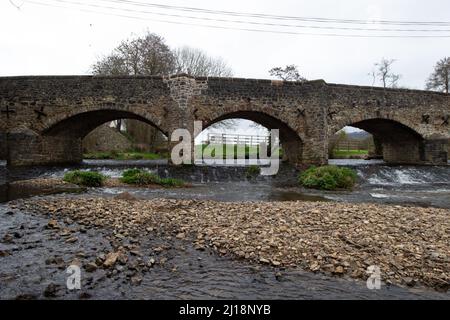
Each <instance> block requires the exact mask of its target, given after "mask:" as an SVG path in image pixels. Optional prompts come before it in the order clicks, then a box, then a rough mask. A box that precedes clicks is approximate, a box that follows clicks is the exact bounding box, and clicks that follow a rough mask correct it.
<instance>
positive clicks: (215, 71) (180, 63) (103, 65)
mask: <svg viewBox="0 0 450 320" xmlns="http://www.w3.org/2000/svg"><path fill="white" fill-rule="evenodd" d="M92 73H93V74H96V75H168V74H173V73H188V74H191V75H193V76H222V77H223V76H231V75H232V70H231V68H230V67H229V66H228V65H227V64H226V63H225V61H224V60H223V59H221V58H212V57H209V56H208V55H207V54H206V53H205V52H204V51H202V50H200V49H195V48H190V47H183V48H180V49H175V50H171V49H170V48H169V46H168V45H167V44H166V43H165V40H164V39H163V38H162V37H160V36H158V35H156V34H154V33H150V32H149V31H147V32H146V34H144V35H143V36H142V37H134V38H131V39H127V40H124V41H122V42H121V43H120V44H119V45H118V46H117V47H116V48H115V49H114V50H113V51H112V52H111V53H110V54H109V55H107V56H104V57H102V58H101V59H99V60H98V61H97V62H96V63H94V64H93V65H92ZM114 125H115V127H116V128H117V129H118V130H119V131H120V130H121V129H124V128H125V129H126V130H127V131H129V133H130V134H131V135H132V136H133V138H134V139H135V140H136V142H139V143H150V147H151V148H154V147H155V146H156V144H157V143H158V142H160V141H161V140H163V136H162V134H161V133H160V132H159V131H158V130H157V129H156V128H153V127H151V126H149V125H147V124H145V123H142V122H140V121H138V120H132V119H127V120H126V121H125V123H124V124H123V123H122V120H120V119H119V120H116V121H114ZM235 125H236V121H235V119H229V120H226V121H221V122H218V123H217V124H214V125H213V126H214V128H221V129H232V128H234V127H235Z"/></svg>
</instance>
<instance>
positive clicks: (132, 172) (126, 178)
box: [120, 169, 159, 186]
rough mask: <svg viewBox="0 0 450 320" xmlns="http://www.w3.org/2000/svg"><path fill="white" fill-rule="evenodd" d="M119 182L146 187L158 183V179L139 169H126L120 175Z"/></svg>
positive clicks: (154, 175) (152, 174)
mask: <svg viewBox="0 0 450 320" xmlns="http://www.w3.org/2000/svg"><path fill="white" fill-rule="evenodd" d="M120 181H121V182H123V183H126V184H135V185H141V186H142V185H147V184H155V183H158V182H159V177H158V176H157V175H156V174H154V173H150V172H147V171H144V170H141V169H128V170H125V171H124V172H123V174H122V178H120Z"/></svg>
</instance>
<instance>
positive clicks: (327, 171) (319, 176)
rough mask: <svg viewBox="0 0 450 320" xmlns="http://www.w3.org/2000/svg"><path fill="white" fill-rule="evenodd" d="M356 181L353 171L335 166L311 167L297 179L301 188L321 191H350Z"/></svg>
mask: <svg viewBox="0 0 450 320" xmlns="http://www.w3.org/2000/svg"><path fill="white" fill-rule="evenodd" d="M356 179H357V174H356V171H355V170H353V169H350V168H345V167H337V166H322V167H314V166H312V167H310V168H308V169H307V170H305V171H303V172H302V173H301V174H300V175H299V177H298V181H299V183H300V184H301V185H302V186H304V187H306V188H313V189H321V190H338V189H351V188H352V187H353V186H354V185H355V183H356Z"/></svg>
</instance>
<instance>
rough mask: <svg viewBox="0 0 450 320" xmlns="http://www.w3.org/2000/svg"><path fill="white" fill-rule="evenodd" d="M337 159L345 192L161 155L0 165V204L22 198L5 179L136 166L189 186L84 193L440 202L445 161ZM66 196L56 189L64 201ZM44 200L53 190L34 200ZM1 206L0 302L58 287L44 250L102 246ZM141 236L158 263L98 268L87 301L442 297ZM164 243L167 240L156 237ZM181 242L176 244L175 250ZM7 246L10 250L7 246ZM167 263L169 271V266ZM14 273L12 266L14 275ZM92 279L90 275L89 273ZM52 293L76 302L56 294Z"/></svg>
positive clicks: (290, 174) (448, 197)
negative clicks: (344, 173)
mask: <svg viewBox="0 0 450 320" xmlns="http://www.w3.org/2000/svg"><path fill="white" fill-rule="evenodd" d="M335 164H337V165H343V166H350V167H353V168H354V169H355V170H356V171H357V173H358V177H359V183H358V186H357V187H356V188H355V189H354V190H353V191H349V192H347V191H346V192H323V191H312V190H304V189H302V188H299V187H298V186H297V183H296V172H295V170H294V169H293V168H291V167H289V166H283V167H281V170H280V172H279V174H278V175H277V176H274V177H267V176H265V177H261V176H260V177H257V178H251V179H247V178H246V168H245V167H208V166H193V167H168V166H167V165H166V164H165V163H164V162H163V161H157V162H155V161H127V162H122V161H86V162H84V163H83V164H81V165H79V166H74V167H33V168H15V169H7V168H6V167H5V166H0V202H1V201H2V200H3V201H7V200H11V199H15V198H20V197H25V196H29V195H27V194H24V193H22V194H21V193H20V190H19V191H17V190H16V191H15V192H14V193H12V192H11V191H10V190H11V188H10V187H9V185H8V184H9V183H10V182H13V181H16V180H22V179H30V178H37V177H62V176H63V175H64V173H65V172H67V171H69V170H73V169H75V168H76V169H80V170H95V171H99V172H102V173H103V174H105V175H107V176H109V177H120V175H121V173H122V172H123V170H125V169H126V168H130V167H144V168H147V169H148V170H150V171H153V172H155V173H158V174H159V175H160V176H163V177H167V176H171V177H178V178H182V179H184V180H186V181H188V182H190V183H192V187H191V188H180V189H142V188H97V189H90V190H88V192H87V193H84V194H77V195H72V196H75V197H84V196H86V195H88V196H92V195H97V196H104V197H110V196H113V195H115V194H117V193H121V192H123V191H125V190H126V191H128V192H130V193H132V194H134V195H135V196H137V197H139V198H143V199H149V198H155V197H170V198H197V199H212V200H219V201H243V200H251V201H253V200H255V201H275V200H276V201H289V200H305V201H352V202H367V201H368V202H377V203H395V204H403V205H414V206H417V205H419V206H435V207H442V208H450V166H433V167H430V166H424V167H415V166H388V165H385V164H384V163H382V162H379V161H358V160H356V161H354V160H344V161H342V160H339V161H335ZM66 196H67V195H56V197H66ZM44 197H54V196H44ZM6 211H8V207H7V204H0V216H1V217H2V222H1V223H0V236H1V237H3V234H5V233H6V232H18V233H19V234H20V235H21V236H20V238H18V239H16V241H15V243H14V244H12V245H6V244H0V250H12V251H13V252H14V253H13V255H11V256H7V257H2V258H0V259H2V263H1V264H0V283H1V285H0V298H14V297H16V296H17V295H20V294H29V295H31V296H34V297H38V298H39V297H42V295H41V294H42V290H43V288H45V285H47V284H48V283H50V282H58V283H59V282H61V283H64V279H65V276H66V275H65V270H60V269H57V268H51V267H49V266H47V265H45V263H44V261H45V259H46V258H48V255H49V254H50V253H51V254H52V255H61V256H63V257H66V260H67V259H69V257H70V256H71V254H72V255H73V252H76V250H79V249H80V247H81V245H82V243H83V242H85V246H86V247H87V248H90V250H92V251H93V253H92V254H95V252H96V251H99V250H101V249H105V248H106V249H108V248H107V246H108V244H107V243H106V242H107V241H106V242H105V239H104V237H103V235H102V233H101V231H95V232H94V231H93V232H88V233H87V234H85V235H83V234H79V235H77V236H78V237H79V238H80V243H81V244H80V243H78V244H76V245H69V244H66V243H61V241H59V242H58V240H57V239H52V237H51V235H50V234H49V231H46V229H45V228H44V226H45V224H46V222H47V221H48V219H47V218H45V217H42V216H36V215H32V214H29V213H26V212H19V213H16V214H14V215H6V214H5V212H6ZM167 241H168V240H164V239H149V238H148V237H144V238H143V239H142V240H141V243H140V244H141V247H142V248H146V247H148V248H151V247H155V246H156V245H161V243H162V245H167V246H168V247H170V248H172V249H169V250H168V252H167V258H168V262H169V263H168V265H166V266H165V267H158V268H155V269H152V271H150V272H149V273H147V274H145V276H144V277H143V281H142V283H141V285H139V286H137V287H136V286H131V285H130V284H129V281H128V282H127V281H125V279H123V278H121V276H120V275H117V276H113V277H111V278H109V277H105V275H104V274H102V271H101V270H98V271H96V273H94V274H92V275H91V276H90V277H89V279H88V280H87V281H88V284H87V285H86V286H87V287H88V288H89V293H90V294H91V295H92V297H94V298H106V299H115V298H141V299H142V298H153V299H165V298H186V299H188V298H193V299H197V298H205V299H207V298H212V299H214V298H218V299H221V298H237V299H262V298H267V299H271V298H273V299H283V298H285V299H287V298H291V299H296V298H299V299H301V298H307V299H328V298H335V299H341V298H359V299H372V298H375V299H377V298H386V299H391V298H392V299H421V298H437V299H450V294H449V293H439V292H435V291H433V290H431V289H423V288H414V289H412V288H400V287H396V286H386V285H383V286H382V289H381V290H369V289H367V287H366V284H365V282H363V281H354V280H350V279H344V278H335V277H330V276H326V275H319V274H314V273H309V272H303V271H300V270H274V269H272V268H269V267H260V269H255V267H254V266H252V265H249V264H246V263H243V262H239V261H234V260H232V259H230V258H227V257H219V256H217V255H216V254H214V253H213V252H209V251H208V250H207V251H204V252H199V251H197V250H194V249H193V248H192V246H191V245H189V244H186V243H181V242H177V240H174V239H172V240H170V241H169V242H167ZM166 242H167V243H166ZM180 247H183V250H178V249H177V248H180ZM11 248H12V249H11ZM174 266H175V267H176V270H177V271H176V272H174V271H173V270H174V269H173V267H174ZM17 270H21V271H20V273H19V274H18V273H17ZM91 278H92V279H91ZM61 297H62V298H77V297H78V296H77V295H76V294H74V293H71V292H65V293H63V294H62V296H61Z"/></svg>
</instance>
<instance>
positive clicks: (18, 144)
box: [7, 129, 83, 166]
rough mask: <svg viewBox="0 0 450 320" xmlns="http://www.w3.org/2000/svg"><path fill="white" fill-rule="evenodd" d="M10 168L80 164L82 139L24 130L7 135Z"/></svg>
mask: <svg viewBox="0 0 450 320" xmlns="http://www.w3.org/2000/svg"><path fill="white" fill-rule="evenodd" d="M7 149H8V152H7V153H8V154H7V161H8V165H10V166H27V165H52V164H66V163H78V162H81V161H82V160H83V152H82V143H81V138H74V137H67V136H43V135H39V134H37V133H36V132H34V131H32V130H29V129H24V130H17V131H13V132H10V133H9V134H8V135H7Z"/></svg>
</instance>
